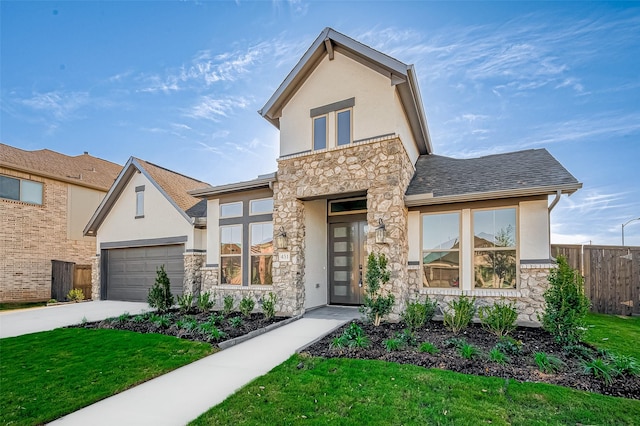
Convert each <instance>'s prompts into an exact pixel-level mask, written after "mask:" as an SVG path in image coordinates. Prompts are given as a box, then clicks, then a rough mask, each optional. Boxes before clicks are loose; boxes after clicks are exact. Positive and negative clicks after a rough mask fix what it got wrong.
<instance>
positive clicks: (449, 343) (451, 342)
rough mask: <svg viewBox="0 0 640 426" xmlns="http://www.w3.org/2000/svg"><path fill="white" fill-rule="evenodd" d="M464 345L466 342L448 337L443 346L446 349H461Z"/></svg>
mask: <svg viewBox="0 0 640 426" xmlns="http://www.w3.org/2000/svg"><path fill="white" fill-rule="evenodd" d="M466 344H467V341H466V340H464V339H461V338H459V337H450V338H448V339H447V340H445V341H444V346H445V347H447V348H461V347H462V346H464V345H466Z"/></svg>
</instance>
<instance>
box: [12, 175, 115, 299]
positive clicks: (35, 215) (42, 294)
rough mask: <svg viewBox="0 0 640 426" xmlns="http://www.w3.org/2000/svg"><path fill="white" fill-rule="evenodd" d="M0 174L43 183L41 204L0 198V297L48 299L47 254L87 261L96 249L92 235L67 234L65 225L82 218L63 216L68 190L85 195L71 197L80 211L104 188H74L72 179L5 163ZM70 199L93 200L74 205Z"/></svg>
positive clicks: (96, 200) (73, 226) (51, 257)
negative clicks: (67, 180) (63, 179)
mask: <svg viewBox="0 0 640 426" xmlns="http://www.w3.org/2000/svg"><path fill="white" fill-rule="evenodd" d="M0 174H3V175H7V176H13V177H17V178H23V179H29V180H33V181H36V182H43V183H44V186H43V204H42V205H41V206H38V205H33V204H27V203H22V202H19V201H12V200H5V199H0V301H2V302H8V301H26V300H48V299H49V298H50V297H51V260H62V261H65V262H75V263H77V264H82V265H90V264H91V263H92V261H91V259H92V256H93V255H95V250H96V241H95V239H94V238H81V239H73V238H68V237H69V229H78V228H79V227H82V228H83V227H84V225H85V224H86V222H81V223H77V222H73V223H70V222H69V221H71V220H72V218H71V217H70V216H69V213H68V206H69V203H71V201H70V200H69V194H70V193H72V194H77V193H80V194H84V195H87V196H86V197H83V196H80V197H75V198H74V200H73V203H72V205H73V209H74V211H82V210H89V209H91V208H92V209H93V210H95V208H96V207H97V205H98V203H99V201H100V198H101V197H102V196H104V194H105V193H101V192H99V191H94V190H90V189H87V190H84V189H80V190H76V187H75V185H70V184H67V183H64V182H59V181H56V180H52V179H48V178H41V177H38V176H36V175H32V174H28V173H22V172H16V171H13V170H10V169H6V168H0ZM70 186H73V187H74V189H72V190H70V189H69V187H70ZM93 193H97V194H99V195H98V196H94V195H93ZM78 198H79V199H78ZM76 201H80V202H86V203H93V205H91V204H89V205H88V206H87V207H86V208H83V207H79V208H78V209H77V210H76V209H75V208H76V207H77V206H76ZM92 213H93V211H92ZM77 217H78V216H77V215H74V217H73V220H74V221H75V220H76V218H77ZM80 217H81V215H80Z"/></svg>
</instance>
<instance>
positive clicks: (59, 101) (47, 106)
mask: <svg viewBox="0 0 640 426" xmlns="http://www.w3.org/2000/svg"><path fill="white" fill-rule="evenodd" d="M19 102H20V103H22V104H23V105H26V106H28V107H30V108H32V109H35V110H38V111H43V112H45V113H47V114H50V115H52V116H53V118H55V119H57V120H61V121H62V120H69V119H71V118H73V117H74V113H75V112H76V111H77V110H78V109H80V108H81V107H83V106H85V105H87V104H88V103H89V93H88V92H62V91H53V92H47V93H36V94H34V95H33V96H32V97H31V98H28V99H22V100H21V101H19Z"/></svg>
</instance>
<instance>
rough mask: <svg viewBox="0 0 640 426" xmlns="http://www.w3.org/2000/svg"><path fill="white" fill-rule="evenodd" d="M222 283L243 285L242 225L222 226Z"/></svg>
mask: <svg viewBox="0 0 640 426" xmlns="http://www.w3.org/2000/svg"><path fill="white" fill-rule="evenodd" d="M220 284H237V285H242V225H232V226H222V227H220Z"/></svg>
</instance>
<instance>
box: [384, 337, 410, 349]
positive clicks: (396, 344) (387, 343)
mask: <svg viewBox="0 0 640 426" xmlns="http://www.w3.org/2000/svg"><path fill="white" fill-rule="evenodd" d="M382 346H384V347H385V349H386V350H387V351H388V352H393V351H398V350H400V349H402V348H403V347H404V346H405V344H404V342H403V341H402V339H399V338H397V337H393V338H391V339H386V340H383V341H382Z"/></svg>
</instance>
